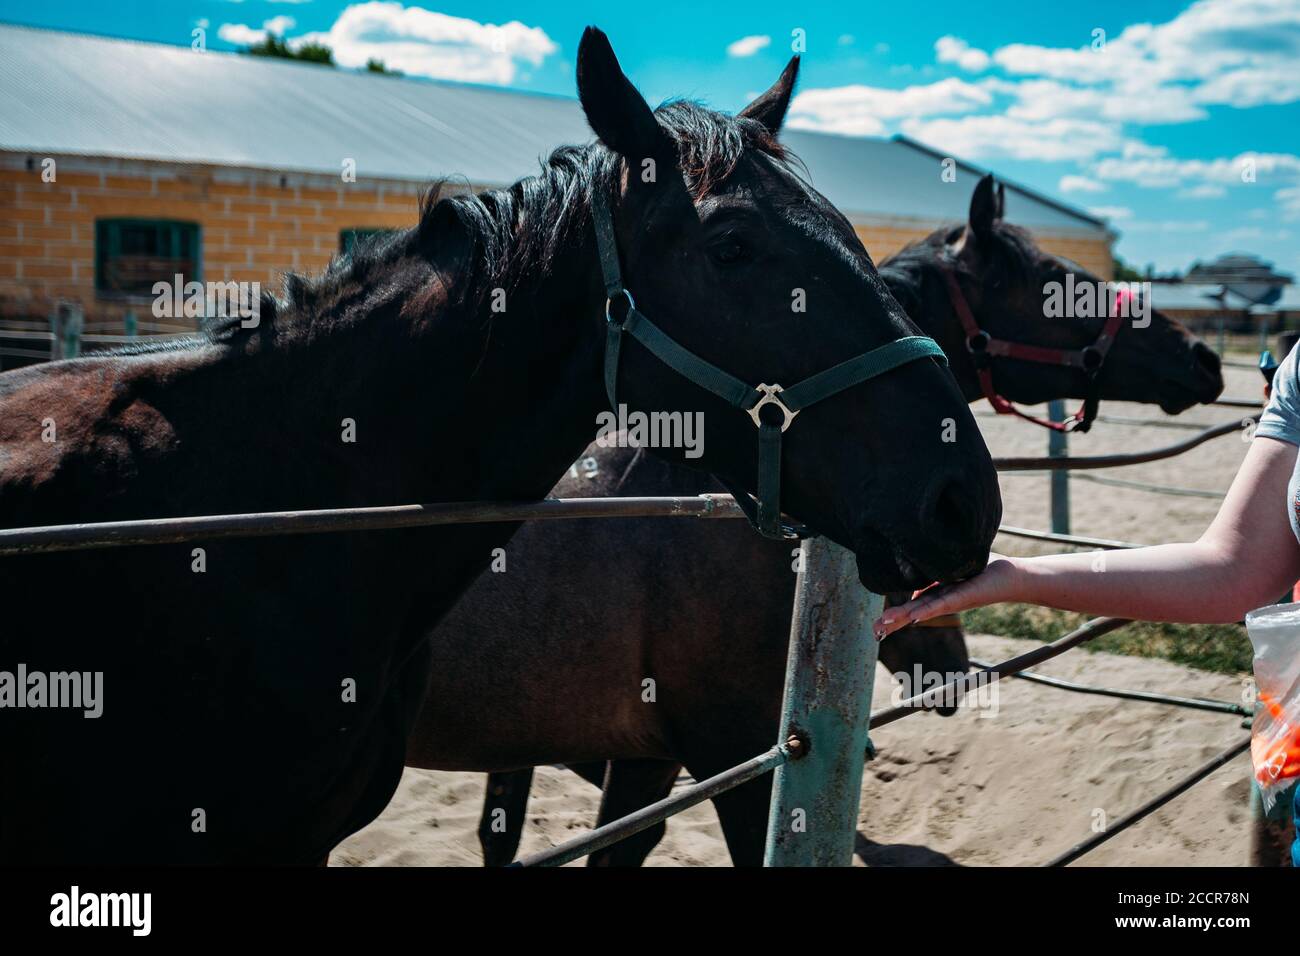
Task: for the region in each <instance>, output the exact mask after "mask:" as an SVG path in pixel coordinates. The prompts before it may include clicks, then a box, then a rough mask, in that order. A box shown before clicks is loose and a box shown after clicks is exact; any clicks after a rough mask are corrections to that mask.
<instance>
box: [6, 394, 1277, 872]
mask: <svg viewBox="0 0 1300 956" xmlns="http://www.w3.org/2000/svg"><path fill="white" fill-rule="evenodd" d="M1254 417H1258V416H1254ZM1241 427H1242V420H1237V421H1233V422H1229V423H1226V424H1224V425H1220V426H1214V427H1211V428H1207V429H1204V430H1203V431H1201V432H1200V433H1198V434H1197V435H1195V436H1193V437H1192V438H1189V439H1188V440H1186V441H1183V442H1179V443H1177V444H1174V445H1169V446H1166V447H1164V448H1158V449H1153V450H1150V451H1145V452H1137V453H1132V454H1122V455H1098V456H1091V457H1082V458H1066V457H1058V456H1049V457H1048V458H1042V459H1040V458H1004V459H995V462H996V464H997V466H998V467H999V469H1001V470H1003V471H1035V470H1055V469H1096V468H1110V467H1117V466H1121V465H1130V464H1138V463H1142V462H1148V461H1156V460H1159V459H1163V458H1171V457H1174V456H1176V455H1180V454H1183V453H1185V452H1187V451H1189V450H1191V449H1193V448H1196V447H1197V446H1199V445H1200V444H1202V443H1204V442H1206V441H1209V440H1211V439H1213V438H1216V437H1220V436H1223V435H1227V434H1233V433H1235V432H1237V431H1238V430H1239V429H1241ZM741 516H742V512H741V510H740V508H739V507H738V506H737V505H736V503H735V502H734V500H732V498H731V497H730V496H729V495H702V496H692V497H677V498H579V499H563V500H561V499H546V500H544V501H540V502H528V503H513V502H503V503H491V502H465V503H450V504H427V505H400V506H391V507H379V508H346V509H331V510H319V511H286V512H268V513H259V514H244V515H209V516H201V517H188V518H159V519H146V520H139V521H116V522H102V523H97V524H72V525H57V526H50V527H42V528H15V529H7V530H0V557H6V556H14V555H25V554H37V553H47V552H53V551H73V550H90V549H105V548H114V547H123V546H138V545H157V544H169V543H176V542H182V541H192V540H197V539H203V540H210V539H213V538H232V537H259V536H268V535H292V534H319V533H329V532H338V531H363V530H381V529H390V528H411V527H426V526H433V525H447V524H467V523H475V522H498V521H521V520H549V519H559V518H602V517H678V518H690V517H694V518H737V517H741ZM1001 530H1002V532H1003V533H1006V534H1011V535H1017V536H1021V537H1028V538H1034V539H1038V540H1044V541H1052V542H1057V543H1061V544H1067V545H1071V546H1076V547H1086V548H1102V549H1109V548H1125V547H1132V545H1129V544H1128V543H1126V542H1121V541H1110V540H1107V539H1100V538H1087V537H1080V536H1074V535H1067V534H1059V533H1052V532H1042V531H1033V530H1029V529H1022V528H1013V527H1005V526H1004V527H1003V528H1002V529H1001ZM801 549H802V559H803V564H802V569H801V570H800V571H799V574H798V579H797V592H796V601H795V610H794V615H793V618H792V621H791V634H790V649H789V656H788V659H787V670H786V684H785V694H784V705H783V709H782V717H781V728H780V733H779V734H778V739H777V740H776V741H775V742H774V745H773V746H772V748H771V749H770V750H768V751H767V752H765V753H762V754H759V755H757V756H755V757H753V758H751V759H750V760H747V761H745V762H744V763H741V764H739V765H737V766H735V767H733V768H731V769H730V770H727V771H725V772H723V773H720V774H718V775H717V776H714V777H711V778H709V779H707V780H702V781H700V782H698V783H695V784H693V785H690V786H687V787H685V788H682V789H680V790H678V791H677V792H675V793H674V794H672V795H671V796H669V797H667V798H666V799H664V800H661V801H659V802H658V803H655V804H652V805H650V806H648V807H645V808H644V809H642V810H639V811H637V812H636V813H633V814H631V815H629V816H627V817H624V818H622V819H620V820H617V821H614V822H612V823H609V824H607V825H605V826H602V827H598V828H597V829H595V830H592V831H591V832H589V833H586V834H584V835H582V836H579V837H576V838H575V839H572V840H569V841H567V842H565V843H562V844H560V845H559V846H555V847H552V848H551V849H549V850H546V851H544V852H542V853H538V854H536V855H534V856H532V857H529V858H527V859H525V860H523V861H522V862H521V865H524V866H555V865H560V864H563V863H567V862H569V861H571V860H575V859H578V858H580V857H582V856H586V855H588V854H590V853H593V852H595V851H597V850H599V849H602V848H603V847H606V846H609V845H610V844H612V843H615V842H617V841H619V840H621V839H624V838H626V837H628V836H631V835H632V834H634V833H637V832H639V831H641V830H644V829H646V828H647V827H650V826H653V825H654V824H655V823H658V822H659V821H661V820H664V819H666V818H667V817H669V816H672V815H673V814H675V813H678V812H680V811H681V810H684V809H686V808H687V807H690V806H693V805H695V804H697V803H701V802H703V801H704V800H708V799H710V798H712V797H714V796H717V795H718V794H721V793H724V792H726V791H727V790H730V789H733V788H735V787H738V786H740V785H741V784H743V783H745V782H746V781H749V780H752V779H754V778H756V777H758V776H761V775H762V774H764V773H768V772H774V773H775V781H774V783H775V785H774V789H773V794H772V802H771V810H770V816H769V825H768V836H767V849H766V854H765V863H766V864H767V865H770V866H788V865H830V866H840V865H847V864H849V863H850V862H851V861H852V854H853V847H854V839H855V834H856V829H857V813H858V804H859V792H860V788H861V782H862V773H863V760H864V754H865V753H866V751H867V749H868V747H869V741H868V737H867V735H868V731H869V730H870V729H872V728H876V727H882V726H885V725H887V724H890V723H893V722H894V721H897V720H901V719H903V718H904V717H907V716H910V715H912V714H915V713H920V712H922V711H923V710H926V709H929V708H930V707H932V706H933V705H935V704H936V703H939V702H941V701H944V700H950V699H952V697H953V696H954V695H956V696H960V695H961V694H963V693H966V692H967V691H969V690H972V689H975V688H977V687H979V686H982V685H986V684H988V683H990V682H992V681H997V680H1001V679H1002V678H1005V677H1014V676H1020V677H1023V678H1025V679H1030V680H1038V681H1040V682H1046V683H1050V684H1051V685H1052V686H1055V687H1058V688H1060V689H1062V690H1067V691H1074V692H1082V693H1093V694H1103V695H1106V696H1112V697H1119V698H1123V699H1138V700H1145V701H1148V702H1156V703H1162V704H1168V705H1170V706H1183V707H1196V708H1198V709H1202V710H1206V709H1208V710H1216V711H1219V712H1223V713H1228V714H1233V715H1237V716H1245V715H1247V714H1248V713H1249V711H1248V710H1247V709H1246V708H1244V707H1241V706H1240V705H1236V704H1233V703H1231V702H1225V701H1202V700H1193V699H1187V698H1181V697H1175V696H1170V695H1161V694H1151V693H1149V692H1140V691H1124V690H1117V689H1112V688H1098V687H1089V686H1086V685H1080V684H1071V683H1069V682H1063V681H1058V680H1055V679H1050V678H1044V677H1042V676H1041V675H1037V674H1033V673H1032V672H1030V671H1029V668H1031V667H1033V666H1035V665H1037V664H1040V663H1042V662H1044V661H1047V660H1050V659H1052V658H1054V657H1056V656H1058V655H1060V654H1063V653H1064V652H1066V651H1068V650H1070V649H1072V648H1075V647H1078V646H1079V645H1081V644H1083V643H1086V642H1087V641H1089V640H1092V639H1093V638H1096V637H1099V636H1100V635H1102V634H1106V633H1109V632H1111V631H1114V630H1117V629H1119V628H1121V627H1123V626H1125V625H1126V624H1129V623H1131V622H1130V621H1127V620H1123V619H1119V618H1099V619H1097V620H1094V621H1090V622H1089V623H1087V624H1085V625H1084V626H1082V627H1080V628H1078V629H1076V630H1074V631H1072V632H1070V633H1069V634H1066V635H1065V636H1063V637H1061V638H1059V639H1057V640H1056V641H1053V642H1051V643H1048V644H1044V645H1043V646H1042V647H1039V648H1035V649H1033V650H1031V651H1029V652H1028V653H1025V654H1022V655H1020V656H1018V657H1015V658H1012V659H1010V660H1007V661H1002V662H1000V663H995V664H987V665H981V666H979V669H978V670H976V671H975V672H973V673H971V674H969V675H967V676H965V677H962V678H960V679H957V680H954V681H950V682H949V683H947V684H945V685H943V686H940V687H935V688H932V689H931V690H929V691H927V692H925V693H923V694H920V695H917V696H915V697H913V698H911V699H909V700H906V701H904V702H902V703H901V704H899V705H898V706H896V707H891V708H889V709H887V710H883V711H880V712H877V713H875V714H872V713H870V701H871V696H872V686H873V682H874V675H875V670H876V668H875V662H876V641H875V639H874V637H873V635H872V633H871V629H870V628H871V623H872V621H873V620H874V619H875V618H876V617H877V616H878V615H879V613H880V611H881V609H882V606H883V600H882V598H881V597H880V596H879V595H875V594H870V593H868V592H867V591H866V590H865V589H863V588H862V587H861V585H859V584H858V580H857V574H856V569H855V562H854V558H853V555H852V554H851V553H850V552H848V551H846V550H845V549H843V548H840V547H838V546H837V545H834V544H832V543H830V542H828V541H826V540H824V539H810V540H805V541H804V542H802V545H801ZM1248 746H1249V737H1248V736H1247V737H1245V738H1243V740H1242V741H1241V742H1239V743H1237V744H1235V745H1234V746H1233V747H1231V748H1229V749H1228V750H1226V751H1224V752H1223V753H1222V754H1220V755H1218V756H1217V757H1215V758H1214V760H1212V761H1210V762H1209V763H1207V764H1205V765H1204V766H1202V767H1199V768H1197V769H1196V770H1195V771H1194V772H1193V773H1191V774H1190V775H1189V776H1188V777H1187V778H1186V779H1184V780H1182V781H1180V782H1179V783H1178V784H1177V785H1176V786H1174V787H1172V788H1170V789H1169V790H1167V791H1165V792H1164V793H1161V794H1159V795H1157V796H1156V797H1154V798H1153V799H1152V800H1150V801H1148V802H1147V803H1145V804H1143V806H1141V807H1139V808H1137V809H1136V810H1135V811H1133V812H1132V813H1130V814H1128V815H1127V816H1125V817H1124V818H1122V819H1121V820H1119V821H1117V822H1116V823H1114V824H1112V825H1111V826H1110V827H1109V828H1107V830H1106V831H1105V832H1104V833H1100V834H1097V835H1095V836H1093V837H1092V838H1090V839H1088V840H1085V841H1084V842H1082V843H1079V844H1078V845H1076V846H1074V847H1072V848H1071V849H1070V850H1068V851H1066V852H1065V853H1063V854H1062V855H1060V856H1058V857H1056V858H1055V859H1053V860H1052V861H1050V864H1049V865H1063V864H1065V863H1069V862H1071V861H1073V860H1075V859H1078V858H1079V857H1080V856H1082V855H1083V854H1084V853H1086V852H1088V851H1089V850H1091V849H1093V848H1094V847H1096V846H1098V845H1100V844H1101V843H1102V842H1104V841H1105V840H1108V839H1110V838H1112V837H1113V836H1115V835H1116V834H1118V833H1120V832H1123V830H1125V829H1127V828H1128V827H1129V826H1131V825H1132V824H1134V823H1136V822H1137V821H1138V820H1140V819H1142V818H1143V817H1145V816H1146V815H1148V814H1150V813H1152V812H1154V811H1155V810H1156V809H1157V808H1159V807H1160V806H1163V805H1164V804H1165V803H1167V802H1169V801H1170V800H1172V799H1174V798H1175V797H1177V796H1178V795H1179V794H1180V793H1183V792H1185V791H1186V790H1187V789H1188V788H1190V787H1191V786H1192V785H1193V784H1195V783H1196V782H1197V781H1199V780H1201V779H1203V778H1204V777H1206V776H1208V775H1209V774H1210V773H1212V772H1213V771H1214V770H1215V769H1217V768H1218V767H1220V766H1222V765H1223V764H1225V763H1227V762H1228V761H1229V760H1231V759H1233V758H1234V757H1235V756H1237V755H1238V754H1240V753H1242V752H1243V751H1244V750H1245V749H1246V747H1248Z"/></svg>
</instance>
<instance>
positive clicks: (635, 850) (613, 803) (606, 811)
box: [587, 760, 681, 866]
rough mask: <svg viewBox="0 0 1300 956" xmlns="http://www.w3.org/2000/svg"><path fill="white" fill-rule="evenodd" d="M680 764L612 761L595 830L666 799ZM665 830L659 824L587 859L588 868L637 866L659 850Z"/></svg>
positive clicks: (664, 827) (649, 761) (661, 822)
mask: <svg viewBox="0 0 1300 956" xmlns="http://www.w3.org/2000/svg"><path fill="white" fill-rule="evenodd" d="M680 770H681V764H679V763H675V762H673V761H671V760H611V761H610V762H609V769H608V771H607V772H606V774H605V794H604V796H603V797H602V798H601V801H600V817H599V819H598V820H597V821H596V825H597V826H604V825H605V824H606V823H612V822H613V821H615V820H617V819H619V818H620V817H625V816H627V815H628V814H629V813H633V812H635V811H637V810H640V809H641V808H642V807H647V806H649V805H650V804H652V803H654V802H655V801H657V800H662V799H663V798H664V797H666V796H668V794H669V792H670V791H671V790H672V788H673V781H675V780H676V779H677V773H678V771H680ZM666 830H667V826H666V824H665V823H664V822H663V821H662V820H661V821H660V822H658V823H656V824H655V825H654V826H652V827H648V828H646V829H645V830H642V831H641V832H640V833H634V834H633V835H632V836H630V837H628V838H627V839H626V840H620V841H619V842H618V843H615V844H614V845H613V846H608V847H605V849H603V850H598V851H596V852H595V853H593V854H591V856H589V857H587V865H588V866H640V865H641V864H642V863H644V862H645V858H646V857H647V856H649V855H650V851H651V850H653V849H654V848H655V847H656V846H658V844H659V841H660V840H662V839H663V836H664V832H665V831H666Z"/></svg>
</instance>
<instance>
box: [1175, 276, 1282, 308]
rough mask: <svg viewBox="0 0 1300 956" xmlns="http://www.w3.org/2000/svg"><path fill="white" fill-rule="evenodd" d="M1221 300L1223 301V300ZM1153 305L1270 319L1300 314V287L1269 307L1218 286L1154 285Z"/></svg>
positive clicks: (1216, 284)
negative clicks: (1246, 312) (1259, 315)
mask: <svg viewBox="0 0 1300 956" xmlns="http://www.w3.org/2000/svg"><path fill="white" fill-rule="evenodd" d="M1220 297H1221V298H1220ZM1151 304H1152V305H1154V306H1155V307H1156V308H1157V309H1160V310H1162V311H1167V310H1170V309H1182V310H1188V309H1201V310H1210V311H1215V312H1218V311H1222V312H1245V311H1250V312H1256V313H1259V314H1261V315H1270V314H1272V313H1275V312H1300V286H1295V285H1288V286H1283V287H1282V295H1281V297H1279V298H1278V300H1277V301H1276V302H1271V303H1269V304H1268V305H1252V303H1251V302H1250V301H1249V300H1248V299H1245V298H1243V297H1242V296H1239V295H1235V294H1234V293H1233V292H1232V290H1230V289H1229V290H1225V289H1224V287H1223V284H1222V283H1218V282H1153V283H1151Z"/></svg>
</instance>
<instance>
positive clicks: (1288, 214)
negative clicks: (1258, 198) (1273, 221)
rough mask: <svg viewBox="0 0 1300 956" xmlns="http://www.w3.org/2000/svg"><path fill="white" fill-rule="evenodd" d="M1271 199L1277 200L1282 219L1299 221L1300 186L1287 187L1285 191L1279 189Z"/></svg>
mask: <svg viewBox="0 0 1300 956" xmlns="http://www.w3.org/2000/svg"><path fill="white" fill-rule="evenodd" d="M1273 198H1274V199H1275V200H1277V205H1278V208H1279V209H1280V210H1281V211H1282V218H1283V219H1286V220H1294V219H1300V186H1288V187H1286V188H1285V189H1279V190H1278V191H1277V192H1275V193H1274V194H1273Z"/></svg>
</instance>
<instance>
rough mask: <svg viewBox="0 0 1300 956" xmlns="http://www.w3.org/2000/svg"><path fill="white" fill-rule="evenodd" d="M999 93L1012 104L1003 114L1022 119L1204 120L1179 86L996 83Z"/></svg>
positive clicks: (1150, 123)
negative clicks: (1012, 99) (1007, 96)
mask: <svg viewBox="0 0 1300 956" xmlns="http://www.w3.org/2000/svg"><path fill="white" fill-rule="evenodd" d="M997 83H998V89H999V92H1004V93H1007V94H1010V95H1011V96H1013V97H1014V98H1015V100H1016V102H1015V103H1014V104H1012V106H1010V107H1009V108H1008V110H1007V114H1008V115H1010V116H1019V117H1023V118H1024V119H1031V120H1038V119H1050V118H1052V117H1057V116H1078V117H1082V118H1091V119H1096V118H1101V119H1107V120H1115V121H1116V122H1120V123H1138V124H1142V125H1152V124H1156V123H1183V122H1187V121H1189V120H1197V119H1204V118H1205V116H1206V115H1207V114H1206V112H1205V109H1204V108H1203V107H1201V106H1199V105H1197V104H1196V103H1193V102H1192V98H1191V93H1190V92H1189V91H1188V90H1187V88H1185V87H1181V86H1148V85H1143V84H1142V83H1141V82H1140V81H1133V82H1125V83H1122V84H1117V85H1115V86H1112V87H1107V88H1104V89H1103V88H1099V87H1091V86H1070V85H1067V84H1065V83H1061V82H1059V81H1057V80H1022V81H1020V82H1018V83H1007V82H1005V81H997Z"/></svg>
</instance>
